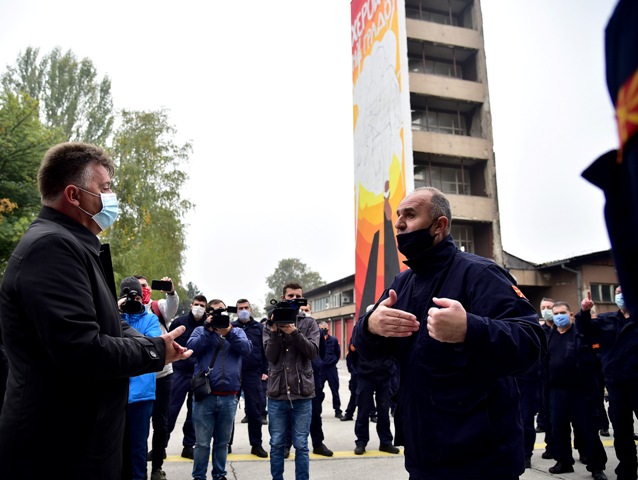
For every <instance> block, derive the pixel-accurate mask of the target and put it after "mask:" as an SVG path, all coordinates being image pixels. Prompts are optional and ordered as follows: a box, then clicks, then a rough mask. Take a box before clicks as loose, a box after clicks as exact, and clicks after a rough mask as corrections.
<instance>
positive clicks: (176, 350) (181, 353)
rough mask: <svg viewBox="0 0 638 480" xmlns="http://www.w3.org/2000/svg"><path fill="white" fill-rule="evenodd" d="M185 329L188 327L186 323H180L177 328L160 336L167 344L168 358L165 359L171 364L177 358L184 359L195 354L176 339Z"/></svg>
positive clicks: (165, 361)
mask: <svg viewBox="0 0 638 480" xmlns="http://www.w3.org/2000/svg"><path fill="white" fill-rule="evenodd" d="M185 331H186V327H185V326H184V325H180V326H179V327H177V328H176V329H174V330H171V331H170V332H168V333H165V334H163V335H160V338H162V339H163V340H164V344H165V346H166V359H165V360H164V363H166V364H169V363H172V362H175V361H177V360H184V359H186V358H188V357H190V356H191V355H192V354H193V351H192V350H188V349H186V348H185V347H182V346H181V345H180V344H179V343H177V342H176V341H175V339H176V338H177V337H179V336H180V335H181V334H182V333H184V332H185Z"/></svg>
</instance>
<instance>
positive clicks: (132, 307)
mask: <svg viewBox="0 0 638 480" xmlns="http://www.w3.org/2000/svg"><path fill="white" fill-rule="evenodd" d="M122 293H123V294H124V295H123V297H125V298H126V300H124V303H123V304H122V306H121V307H120V308H121V309H122V311H123V312H124V313H130V314H133V313H142V312H143V311H144V305H142V302H140V301H139V300H135V297H141V296H142V293H141V292H137V291H136V290H131V289H130V288H128V287H127V288H124V290H122Z"/></svg>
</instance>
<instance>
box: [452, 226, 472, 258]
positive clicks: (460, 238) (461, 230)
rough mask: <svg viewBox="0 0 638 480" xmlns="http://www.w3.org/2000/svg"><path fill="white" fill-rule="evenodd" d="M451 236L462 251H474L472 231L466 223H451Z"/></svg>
mask: <svg viewBox="0 0 638 480" xmlns="http://www.w3.org/2000/svg"><path fill="white" fill-rule="evenodd" d="M451 233H452V237H453V238H454V242H455V243H456V246H457V247H459V249H460V250H462V251H463V252H468V253H474V231H473V230H472V227H470V226H468V225H452V230H451Z"/></svg>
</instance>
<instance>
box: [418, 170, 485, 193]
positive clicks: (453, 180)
mask: <svg viewBox="0 0 638 480" xmlns="http://www.w3.org/2000/svg"><path fill="white" fill-rule="evenodd" d="M414 186H415V187H436V188H438V189H439V190H441V191H442V192H443V193H452V194H454V195H471V194H472V192H471V189H470V175H469V172H468V171H467V170H466V169H464V168H463V167H462V166H461V167H444V166H440V165H425V166H419V165H417V166H415V167H414Z"/></svg>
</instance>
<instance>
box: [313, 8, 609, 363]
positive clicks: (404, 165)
mask: <svg viewBox="0 0 638 480" xmlns="http://www.w3.org/2000/svg"><path fill="white" fill-rule="evenodd" d="M351 2H352V3H351V5H352V43H353V81H354V84H355V95H354V97H355V98H354V103H355V109H354V110H355V182H356V188H357V191H358V192H359V196H358V197H357V201H358V204H357V205H358V210H357V217H358V218H357V252H356V263H357V265H356V271H355V275H351V276H348V277H344V278H342V279H338V280H335V281H332V282H330V283H328V284H326V285H324V286H322V287H319V288H316V289H314V290H312V291H309V292H305V293H306V296H307V298H308V300H309V301H310V304H311V308H312V309H313V316H314V317H315V318H317V319H321V320H326V321H328V322H329V323H330V325H331V330H332V331H331V333H332V334H333V335H336V336H337V338H338V339H339V341H340V343H341V345H342V348H343V349H344V352H345V347H346V345H347V342H348V339H349V338H350V335H351V332H352V328H353V326H354V323H355V322H356V320H357V318H358V317H359V316H360V315H362V314H364V313H365V309H366V307H367V306H368V305H370V304H371V303H373V302H374V301H376V299H377V298H378V295H379V294H380V290H381V291H382V290H383V289H384V288H386V287H387V286H389V282H390V281H391V280H392V278H393V275H394V273H392V270H393V269H395V270H398V268H399V267H397V265H396V263H397V256H396V245H395V242H394V235H395V232H394V229H393V227H392V225H393V223H394V221H395V220H396V217H394V216H393V209H392V207H394V208H396V205H398V203H399V201H400V200H401V199H402V198H403V195H404V194H405V192H408V191H411V190H412V189H413V188H415V187H420V186H434V187H437V188H438V189H440V190H442V191H443V192H444V193H445V194H446V195H447V196H448V198H449V199H450V202H451V204H452V214H453V221H452V235H453V237H454V240H455V241H456V243H457V245H458V246H459V247H460V248H463V249H464V250H465V251H468V252H471V253H475V254H478V255H481V256H483V257H487V258H491V259H493V260H494V261H495V262H496V263H498V264H500V265H502V266H504V267H505V268H506V269H508V270H509V272H510V273H511V274H512V275H513V277H514V278H515V279H516V280H517V283H518V285H519V287H520V288H521V290H522V291H523V292H524V294H525V295H526V296H527V297H528V298H529V300H530V301H531V303H532V305H534V306H538V305H539V303H540V301H541V299H542V298H543V297H546V296H548V297H555V298H557V299H562V300H566V301H568V302H570V303H571V304H572V306H575V305H579V304H580V301H581V299H582V297H583V295H584V294H585V293H586V292H591V295H592V298H593V299H594V301H595V302H596V304H597V308H598V309H599V311H600V312H604V311H612V310H614V309H615V308H616V307H615V305H614V302H613V292H614V289H615V286H616V285H617V279H616V275H615V271H614V267H613V261H612V258H611V252H610V251H603V252H594V253H591V254H587V255H581V256H578V257H573V258H567V259H562V260H557V261H553V262H549V263H546V264H541V265H538V264H533V263H530V262H527V261H525V260H523V259H520V258H517V257H515V256H513V255H511V254H509V253H507V252H504V251H503V247H502V244H501V233H500V220H499V207H498V195H497V187H496V166H495V160H494V148H493V140H492V116H491V111H490V102H489V93H488V82H487V67H486V60H485V45H484V39H483V20H482V15H481V3H480V0H385V1H382V0H351ZM388 39H389V40H388ZM406 43H407V45H405V44H406ZM406 53H407V59H406V58H405V56H406V55H405V54H406ZM406 61H407V68H405V67H406ZM404 72H407V80H408V81H407V82H404V80H405V76H406V75H405V74H404ZM408 89H409V105H407V104H408V101H407V98H406V101H405V103H403V95H404V94H405V93H406V91H407V90H408ZM399 105H400V106H399ZM398 110H401V112H399V113H398ZM403 113H405V115H403ZM408 113H410V114H411V117H410V115H408ZM388 132H390V133H389V134H388ZM393 132H394V133H393ZM396 132H400V133H399V134H397V133H396ZM357 135H359V136H357ZM398 139H400V141H398ZM511 161H516V159H511ZM411 170H413V171H411ZM370 172H372V174H370ZM402 182H403V183H402ZM361 192H363V193H361ZM386 207H388V208H386ZM359 277H360V278H361V280H359ZM364 290H368V294H367V295H366V294H365V292H364V293H363V294H362V291H364Z"/></svg>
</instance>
